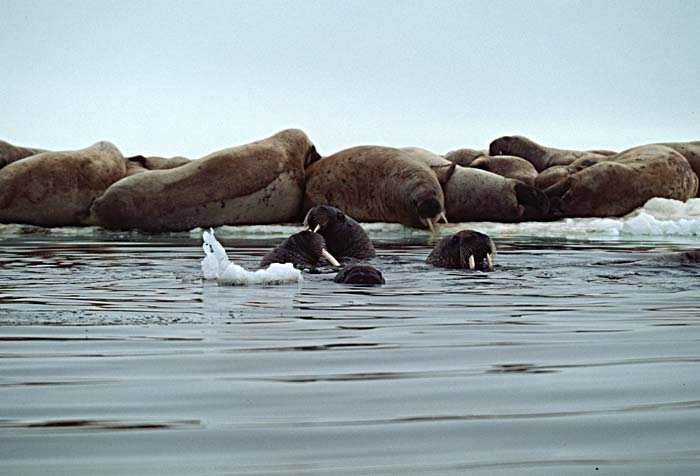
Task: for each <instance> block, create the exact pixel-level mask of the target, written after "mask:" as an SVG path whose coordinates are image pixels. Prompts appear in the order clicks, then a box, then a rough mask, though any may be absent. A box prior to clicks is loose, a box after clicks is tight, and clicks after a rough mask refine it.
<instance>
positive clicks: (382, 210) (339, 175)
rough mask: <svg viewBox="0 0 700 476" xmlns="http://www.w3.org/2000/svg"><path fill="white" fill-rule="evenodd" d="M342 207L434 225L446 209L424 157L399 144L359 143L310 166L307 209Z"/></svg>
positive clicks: (368, 216) (364, 215) (367, 217)
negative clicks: (413, 153) (320, 206)
mask: <svg viewBox="0 0 700 476" xmlns="http://www.w3.org/2000/svg"><path fill="white" fill-rule="evenodd" d="M323 204H327V205H331V206H334V207H337V208H340V209H341V210H343V211H344V212H345V213H347V214H348V215H350V216H352V217H354V218H355V219H356V220H359V221H368V222H373V221H382V222H392V223H401V224H403V225H406V226H411V227H416V228H425V227H430V228H433V227H434V225H435V224H436V223H437V220H438V218H439V217H440V216H441V214H442V213H443V211H444V197H443V193H442V188H441V187H440V183H439V182H438V180H437V178H436V177H435V174H434V173H433V172H432V171H431V170H430V167H428V166H427V165H426V164H425V163H423V162H421V161H418V160H415V159H413V158H411V157H410V156H408V155H407V154H405V153H404V152H402V151H401V150H399V149H395V148H392V147H381V146H359V147H353V148H351V149H346V150H342V151H340V152H337V153H335V154H333V155H330V156H328V157H324V158H322V159H321V160H319V161H317V162H315V163H313V164H311V165H310V166H309V167H308V168H307V169H306V192H305V199H304V209H310V208H311V207H313V206H316V205H323Z"/></svg>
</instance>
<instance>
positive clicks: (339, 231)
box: [304, 205, 376, 261]
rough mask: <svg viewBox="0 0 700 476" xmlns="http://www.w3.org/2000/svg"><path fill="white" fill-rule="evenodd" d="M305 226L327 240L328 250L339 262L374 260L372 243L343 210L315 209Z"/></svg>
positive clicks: (309, 212)
mask: <svg viewBox="0 0 700 476" xmlns="http://www.w3.org/2000/svg"><path fill="white" fill-rule="evenodd" d="M304 226H306V227H308V228H309V229H311V230H316V229H317V227H318V230H317V231H316V232H317V233H319V234H321V235H322V236H323V237H324V238H325V240H326V249H327V250H328V252H329V253H330V254H332V255H333V256H335V257H336V258H337V259H338V260H341V261H342V260H343V259H347V258H357V259H367V258H374V257H375V256H376V253H375V251H374V247H373V246H372V242H371V241H370V239H369V236H367V233H366V232H365V230H364V229H363V228H362V226H361V225H360V224H359V223H357V222H356V221H355V220H353V219H352V218H351V217H349V216H347V215H346V214H345V213H343V212H342V210H339V209H337V208H335V207H331V206H329V205H318V206H315V207H313V208H312V209H311V210H309V211H308V213H307V214H306V218H304Z"/></svg>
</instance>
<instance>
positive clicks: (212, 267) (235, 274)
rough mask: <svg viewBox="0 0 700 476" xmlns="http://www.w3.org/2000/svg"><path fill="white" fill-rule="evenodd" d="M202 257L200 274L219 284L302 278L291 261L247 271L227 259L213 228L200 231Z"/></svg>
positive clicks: (299, 279) (279, 282) (275, 281)
mask: <svg viewBox="0 0 700 476" xmlns="http://www.w3.org/2000/svg"><path fill="white" fill-rule="evenodd" d="M202 239H203V240H204V244H203V245H202V249H203V250H204V259H202V275H203V276H204V279H210V280H214V279H215V280H216V281H217V282H218V283H219V284H230V285H233V286H244V285H251V284H266V285H271V284H286V283H297V282H300V281H302V280H303V279H304V278H302V276H301V271H299V270H298V269H296V268H294V266H293V265H292V264H291V263H284V264H281V263H272V264H271V265H270V266H268V267H267V268H266V269H259V270H257V271H247V270H246V269H244V268H243V267H242V266H239V265H237V264H235V263H232V262H231V261H229V259H228V257H227V256H226V250H225V249H224V247H223V246H221V243H219V242H218V241H217V239H216V238H215V237H214V230H210V231H205V232H204V233H202Z"/></svg>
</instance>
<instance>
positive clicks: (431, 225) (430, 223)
mask: <svg viewBox="0 0 700 476" xmlns="http://www.w3.org/2000/svg"><path fill="white" fill-rule="evenodd" d="M421 221H422V222H423V223H424V224H426V225H428V228H430V232H431V233H435V224H434V223H433V220H431V219H430V218H421Z"/></svg>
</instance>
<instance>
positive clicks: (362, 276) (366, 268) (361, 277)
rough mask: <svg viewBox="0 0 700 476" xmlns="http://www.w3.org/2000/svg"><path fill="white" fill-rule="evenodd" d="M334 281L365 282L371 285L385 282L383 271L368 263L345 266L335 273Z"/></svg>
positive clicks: (347, 282)
mask: <svg viewBox="0 0 700 476" xmlns="http://www.w3.org/2000/svg"><path fill="white" fill-rule="evenodd" d="M333 281H334V282H336V283H342V284H364V285H370V286H373V285H377V284H384V283H385V281H384V276H382V272H381V271H379V270H378V269H377V268H375V267H374V266H370V265H367V264H351V265H348V266H345V267H344V268H343V269H341V270H340V271H339V272H338V274H336V275H335V278H333Z"/></svg>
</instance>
